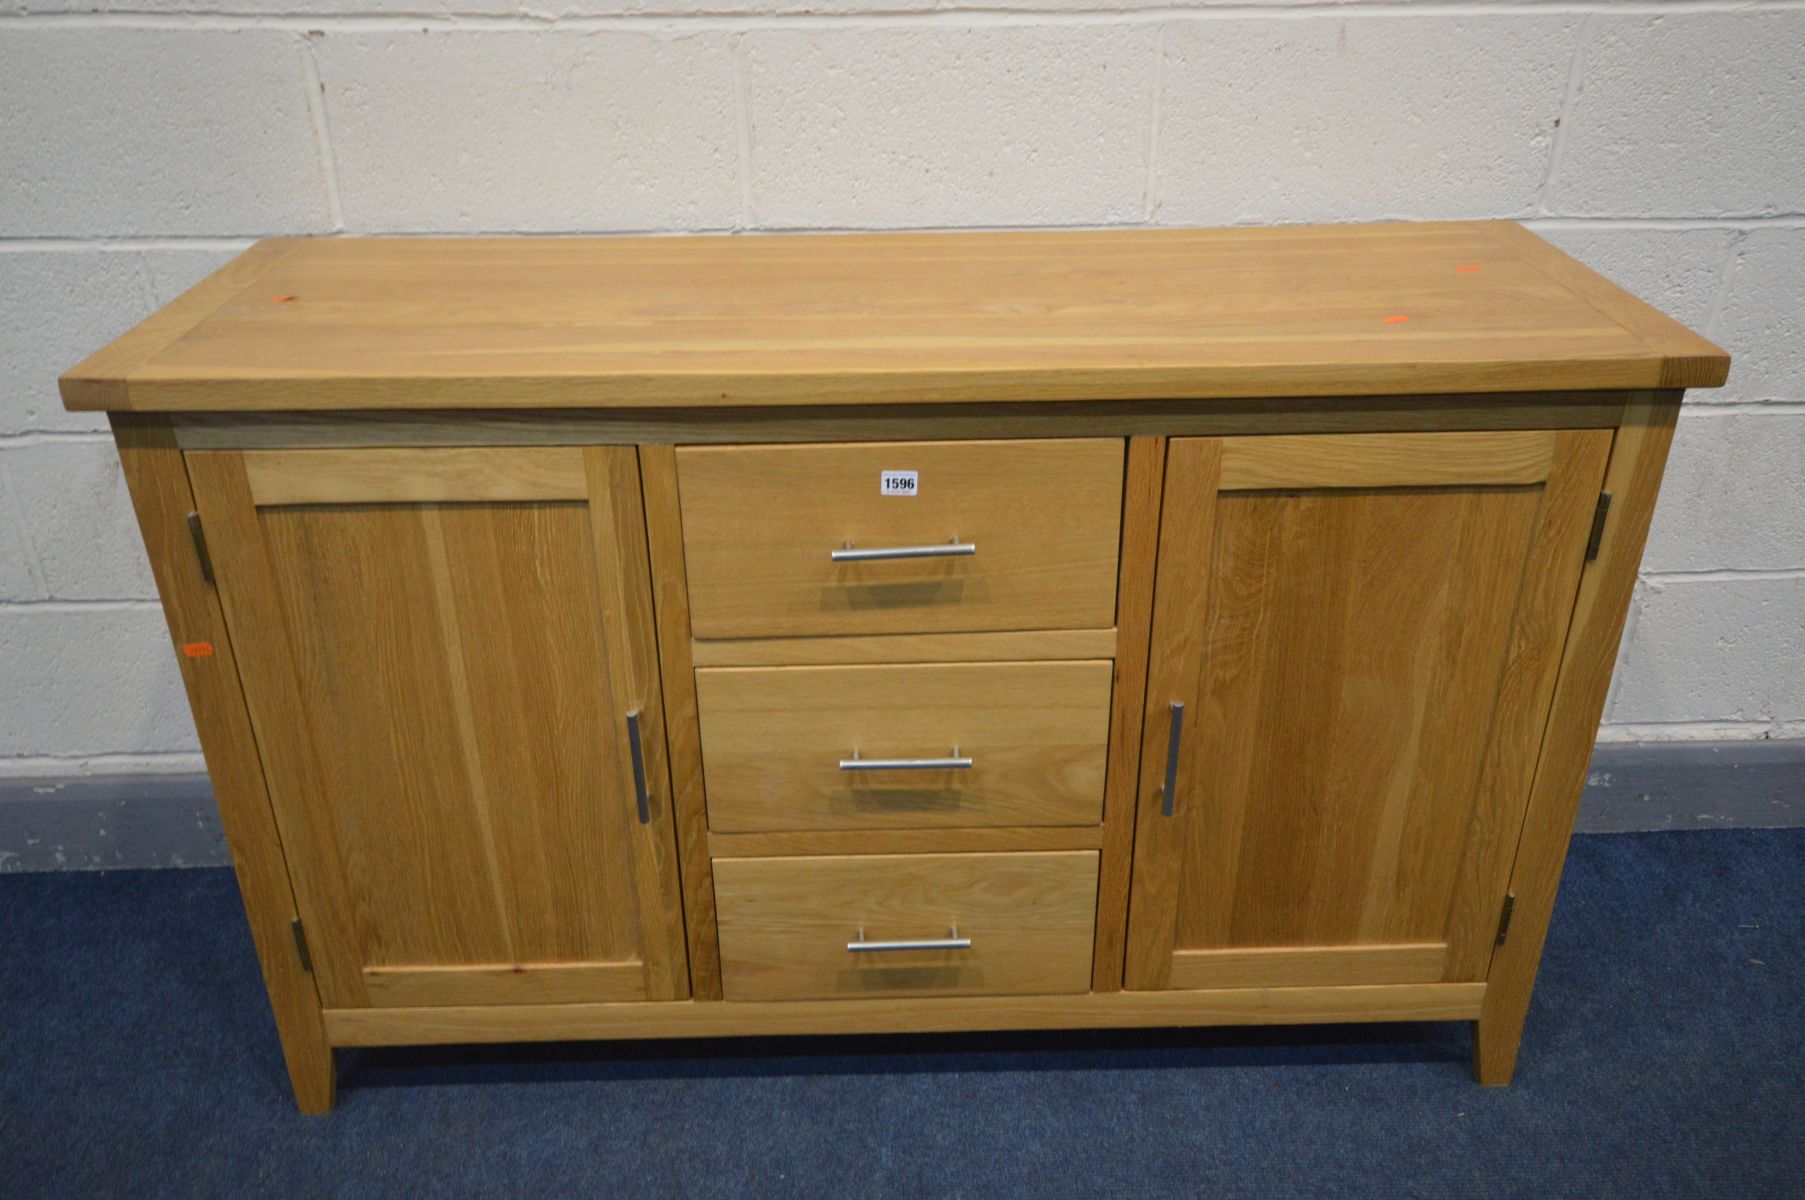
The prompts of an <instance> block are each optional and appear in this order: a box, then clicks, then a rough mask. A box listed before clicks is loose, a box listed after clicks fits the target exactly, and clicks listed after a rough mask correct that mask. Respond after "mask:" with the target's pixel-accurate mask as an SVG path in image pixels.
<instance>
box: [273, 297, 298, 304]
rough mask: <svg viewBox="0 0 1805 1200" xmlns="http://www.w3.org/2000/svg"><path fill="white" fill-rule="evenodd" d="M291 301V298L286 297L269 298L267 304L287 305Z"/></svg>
mask: <svg viewBox="0 0 1805 1200" xmlns="http://www.w3.org/2000/svg"><path fill="white" fill-rule="evenodd" d="M293 299H294V297H293V296H287V295H283V296H271V297H270V298H269V302H270V303H271V304H287V303H288V302H289V301H290V300H293Z"/></svg>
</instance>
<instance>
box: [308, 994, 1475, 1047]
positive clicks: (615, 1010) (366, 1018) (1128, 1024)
mask: <svg viewBox="0 0 1805 1200" xmlns="http://www.w3.org/2000/svg"><path fill="white" fill-rule="evenodd" d="M1485 990H1486V985H1485V984H1483V983H1416V984H1394V985H1389V986H1372V987H1294V988H1218V989H1211V990H1208V991H1195V992H1115V993H1112V994H1107V995H1102V994H1095V993H1092V994H1088V995H1081V996H944V997H938V998H936V999H935V1000H934V1002H933V1003H932V1004H923V1003H921V1002H920V1001H919V1000H917V999H915V998H913V997H909V998H904V999H893V1000H887V999H872V1000H779V1001H769V1002H756V1001H742V1002H739V1003H734V1004H696V1003H676V1004H546V1005H530V1006H521V1007H502V1006H495V1005H487V1006H482V1007H464V1008H416V1009H396V1008H372V1009H336V1010H328V1011H327V1013H326V1033H327V1036H328V1037H329V1038H330V1039H331V1040H332V1044H333V1045H335V1046H431V1045H448V1044H457V1043H461V1042H563V1041H570V1040H573V1039H578V1038H621V1039H626V1038H668V1037H772V1036H786V1035H787V1036H795V1035H806V1034H840V1033H940V1032H960V1031H975V1030H996V1029H1087V1028H1106V1027H1113V1028H1124V1029H1126V1028H1143V1029H1145V1028H1165V1027H1182V1026H1192V1025H1314V1024H1320V1023H1323V1022H1331V1021H1334V1022H1341V1021H1463V1020H1471V1019H1472V1018H1473V1017H1474V1016H1475V1015H1476V1014H1477V1013H1478V1012H1479V1009H1480V1005H1481V1004H1482V1003H1483V1000H1484V996H1485Z"/></svg>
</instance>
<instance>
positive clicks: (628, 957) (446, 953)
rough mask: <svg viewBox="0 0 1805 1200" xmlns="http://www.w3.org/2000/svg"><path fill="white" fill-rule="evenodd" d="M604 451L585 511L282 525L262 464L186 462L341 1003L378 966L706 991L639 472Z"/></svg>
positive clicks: (309, 512)
mask: <svg viewBox="0 0 1805 1200" xmlns="http://www.w3.org/2000/svg"><path fill="white" fill-rule="evenodd" d="M396 453H397V454H399V453H400V452H396ZM585 458H586V461H587V465H588V468H589V471H590V487H589V497H590V500H589V503H588V504H586V505H585V504H580V503H543V502H507V503H487V502H484V503H474V502H467V503H450V504H384V505H340V504H327V505H284V506H279V507H270V508H261V509H260V508H258V507H257V506H256V505H255V503H254V502H253V500H252V498H251V495H250V491H249V480H248V477H247V473H246V470H245V464H244V462H243V458H242V456H240V455H237V454H233V453H229V452H228V453H216V452H208V453H196V454H191V455H190V456H189V463H190V469H191V471H192V473H193V475H194V478H195V482H196V491H197V496H198V499H199V502H200V507H201V513H202V516H203V519H204V521H205V524H206V528H207V530H208V535H209V546H210V549H211V550H212V552H213V557H214V563H215V566H216V570H217V574H218V577H219V580H220V587H221V594H222V596H223V597H224V599H225V601H226V615H227V621H228V623H229V625H230V626H231V628H232V631H233V634H234V637H235V640H236V642H237V643H238V644H239V645H241V646H243V647H246V648H247V650H246V654H247V655H249V656H248V657H245V658H244V659H243V663H242V670H243V676H244V681H245V688H246V695H247V698H248V699H249V701H250V707H251V714H252V720H253V723H254V725H255V726H256V728H257V734H258V742H259V745H260V747H261V748H262V750H263V752H264V756H265V759H266V762H267V763H268V764H269V765H270V767H271V770H270V781H271V788H272V791H273V799H274V804H275V808H276V811H277V813H278V816H279V821H280V823H281V825H282V827H283V830H284V837H285V844H288V845H291V846H292V847H294V852H293V853H291V855H290V859H289V865H290V871H291V875H292V877H293V879H294V881H295V886H296V889H297V893H298V896H299V899H300V906H301V910H302V915H303V916H304V918H305V919H306V921H307V926H308V929H309V933H310V937H309V943H310V948H311V949H312V952H313V958H314V963H315V967H316V970H317V971H318V973H319V980H320V987H321V991H322V993H323V994H327V995H331V996H332V997H333V998H334V999H333V1003H335V1004H338V1005H341V1006H342V1005H346V1004H357V1003H362V1002H365V997H366V996H367V994H368V993H367V990H366V985H365V975H364V972H365V970H366V969H367V968H370V967H459V966H471V965H478V966H480V965H486V964H493V963H509V964H515V963H529V962H530V963H554V962H575V963H600V962H614V963H622V964H630V966H631V969H632V972H633V973H634V974H636V975H642V978H641V983H640V988H641V991H640V994H641V996H642V998H647V999H656V998H661V997H672V998H679V997H681V996H683V995H686V994H687V979H686V977H684V973H683V951H682V924H681V911H680V906H679V904H678V901H677V892H676V871H675V865H674V861H673V857H674V856H673V854H672V852H671V850H670V849H669V843H670V838H671V820H670V813H669V810H668V806H667V805H666V804H665V803H664V802H663V801H664V792H665V789H664V786H663V782H662V781H663V778H664V776H663V770H664V762H663V751H662V740H663V734H662V730H661V728H660V726H659V724H658V719H657V712H658V696H657V690H656V672H655V659H654V654H653V651H652V650H651V645H650V639H651V636H652V635H651V630H650V613H649V609H650V589H649V584H648V582H647V576H646V567H645V563H644V560H643V553H644V551H643V536H644V535H643V530H644V521H643V517H642V516H641V514H640V510H639V489H638V482H637V473H636V470H635V468H634V458H633V452H632V451H631V450H630V449H607V448H601V449H592V450H589V451H587V452H585ZM391 465H392V466H393V468H394V469H396V470H398V471H399V470H405V466H406V464H405V463H404V462H400V461H397V462H394V463H392V464H391ZM427 469H428V470H429V471H430V470H431V469H432V468H431V466H430V465H429V466H428V468H427ZM636 547H637V548H638V551H639V556H640V557H639V558H638V559H637V561H636V560H635V558H634V550H635V548H636ZM635 706H639V707H641V708H642V710H643V712H644V720H645V722H646V730H645V733H646V758H647V774H648V779H649V781H650V783H651V788H652V791H653V806H652V807H653V813H654V820H653V822H652V823H651V824H650V825H642V824H641V823H640V822H639V821H638V820H637V819H636V816H635V802H634V798H633V794H632V784H631V779H632V775H631V765H630V753H629V747H628V746H627V741H626V728H625V714H626V712H627V711H628V710H629V709H630V708H632V707H635ZM291 830H292V831H293V832H292V834H291V833H290V831H291Z"/></svg>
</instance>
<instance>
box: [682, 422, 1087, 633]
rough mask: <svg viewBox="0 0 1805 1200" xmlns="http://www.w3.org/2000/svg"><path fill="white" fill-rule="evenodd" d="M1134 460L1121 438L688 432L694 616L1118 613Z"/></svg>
mask: <svg viewBox="0 0 1805 1200" xmlns="http://www.w3.org/2000/svg"><path fill="white" fill-rule="evenodd" d="M1122 459H1123V443H1122V442H1121V441H1120V440H1118V439H1114V438H1086V439H1075V440H1062V441H1009V442H873V443H861V444H856V445H811V446H720V447H715V446H691V447H684V448H682V449H680V450H678V451H677V483H678V490H679V492H680V495H681V497H682V504H683V548H684V560H685V562H686V564H687V566H688V570H689V602H690V630H691V632H692V633H693V634H694V635H695V636H696V637H699V638H737V637H784V636H806V635H811V634H858V633H943V632H953V631H974V630H991V629H1102V628H1107V627H1108V626H1110V625H1113V624H1114V623H1115V607H1116V549H1117V541H1118V537H1119V532H1120V526H1121V517H1122ZM897 474H903V478H904V480H905V481H907V482H905V483H903V484H901V485H898V488H897V490H899V491H900V492H901V494H886V492H885V489H884V488H883V486H882V483H881V481H882V479H883V477H885V476H886V475H897ZM911 477H912V478H911ZM899 550H913V553H911V554H896V553H886V552H895V551H899ZM835 551H841V552H845V551H852V552H853V553H851V554H846V553H842V554H841V555H840V556H839V557H837V558H836V557H835V554H834V552H835Z"/></svg>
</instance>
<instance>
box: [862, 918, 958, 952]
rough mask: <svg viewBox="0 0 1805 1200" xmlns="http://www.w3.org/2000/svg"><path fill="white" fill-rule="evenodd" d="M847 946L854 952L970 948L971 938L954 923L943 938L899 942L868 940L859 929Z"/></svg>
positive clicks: (863, 931)
mask: <svg viewBox="0 0 1805 1200" xmlns="http://www.w3.org/2000/svg"><path fill="white" fill-rule="evenodd" d="M846 948H847V949H848V950H850V951H852V952H853V953H854V954H871V953H873V952H877V951H884V950H970V949H971V939H970V938H968V937H960V936H959V927H958V926H957V925H954V926H953V927H952V928H950V929H948V930H947V932H946V936H945V937H943V938H912V939H908V940H905V941H897V942H868V941H866V940H865V930H864V929H863V928H862V927H861V928H860V929H859V936H858V937H856V938H854V939H853V940H852V941H850V942H847V943H846Z"/></svg>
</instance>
